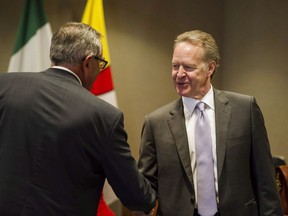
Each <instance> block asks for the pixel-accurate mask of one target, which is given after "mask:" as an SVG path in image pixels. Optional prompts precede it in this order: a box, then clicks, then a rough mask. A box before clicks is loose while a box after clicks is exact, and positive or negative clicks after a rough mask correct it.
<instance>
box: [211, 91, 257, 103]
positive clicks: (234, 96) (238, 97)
mask: <svg viewBox="0 0 288 216" xmlns="http://www.w3.org/2000/svg"><path fill="white" fill-rule="evenodd" d="M221 94H222V95H224V96H225V97H226V98H227V99H228V100H229V101H230V102H239V103H245V102H246V103H247V102H248V103H250V102H251V101H252V100H254V99H255V98H254V97H253V96H251V95H246V94H240V93H237V92H231V91H219V90H217V91H216V92H215V95H216V96H217V95H218V96H219V95H220V96H221Z"/></svg>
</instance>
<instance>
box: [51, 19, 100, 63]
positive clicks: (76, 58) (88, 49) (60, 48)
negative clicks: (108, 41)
mask: <svg viewBox="0 0 288 216" xmlns="http://www.w3.org/2000/svg"><path fill="white" fill-rule="evenodd" d="M100 38H101V34H100V33H99V32H98V31H96V30H95V29H93V28H92V27H91V26H89V25H87V24H84V23H78V22H69V23H66V24H65V25H63V26H62V27H60V28H59V29H58V30H57V31H56V32H55V34H54V35H53V37H52V39H51V47H50V60H51V62H52V63H53V64H54V65H61V64H78V63H80V62H81V61H82V60H83V59H84V58H85V57H86V56H88V55H97V56H99V55H102V44H101V41H100Z"/></svg>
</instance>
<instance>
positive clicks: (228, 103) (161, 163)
mask: <svg viewBox="0 0 288 216" xmlns="http://www.w3.org/2000/svg"><path fill="white" fill-rule="evenodd" d="M219 61H220V55H219V52H218V47H217V45H216V42H215V40H214V38H213V37H212V36H211V35H210V34H208V33H206V32H203V31H200V30H194V31H189V32H185V33H183V34H180V35H179V36H178V37H177V38H176V40H175V43H174V50H173V56H172V67H171V71H172V79H173V82H174V87H175V90H176V92H177V93H178V94H179V96H180V98H179V99H177V100H176V101H173V102H171V103H169V104H168V105H165V106H163V107H161V108H159V109H157V110H156V111H154V112H152V113H150V114H148V115H147V116H146V117H145V120H144V125H143V131H142V139H141V149H140V158H139V164H138V166H139V168H140V170H141V172H142V173H143V174H144V175H145V177H147V178H148V179H149V181H150V182H151V184H152V187H153V188H154V189H155V190H156V191H157V195H158V204H159V205H158V212H157V215H159V216H160V215H161V216H176V215H181V216H187V215H190V216H192V215H193V216H199V215H201V216H214V215H215V216H219V215H221V216H282V215H283V212H282V209H281V203H280V199H279V194H278V191H277V188H276V183H275V175H274V167H273V163H272V157H271V153H270V145H269V141H268V137H267V132H266V128H265V124H264V119H263V116H262V113H261V110H260V108H259V106H258V105H257V103H256V100H255V98H254V97H252V96H247V95H242V94H237V93H233V92H228V91H220V90H217V89H215V88H213V86H212V84H211V79H212V77H213V75H214V73H215V71H216V68H217V67H218V66H219Z"/></svg>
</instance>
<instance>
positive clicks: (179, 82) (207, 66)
mask: <svg viewBox="0 0 288 216" xmlns="http://www.w3.org/2000/svg"><path fill="white" fill-rule="evenodd" d="M203 52H204V50H203V48H202V47H200V46H198V45H193V44H191V43H188V42H181V43H178V44H177V45H176V47H175V49H174V52H173V57H172V79H173V82H174V85H175V89H176V91H177V93H178V94H179V95H180V96H184V97H190V98H194V99H198V100H200V99H202V97H203V96H204V95H205V94H206V93H207V92H208V90H209V89H210V76H211V74H212V73H213V71H214V69H215V64H214V62H212V64H211V63H205V62H204V61H203Z"/></svg>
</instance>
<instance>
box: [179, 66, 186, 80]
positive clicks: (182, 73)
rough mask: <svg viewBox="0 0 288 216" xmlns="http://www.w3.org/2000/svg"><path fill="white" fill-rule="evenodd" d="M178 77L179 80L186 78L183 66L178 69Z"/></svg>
mask: <svg viewBox="0 0 288 216" xmlns="http://www.w3.org/2000/svg"><path fill="white" fill-rule="evenodd" d="M177 76H178V77H179V78H182V77H184V76H186V71H185V69H184V67H183V66H182V65H180V66H179V68H178V71H177Z"/></svg>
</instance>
